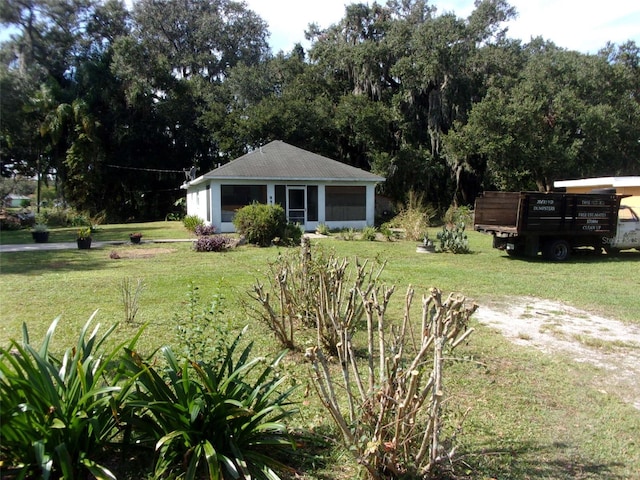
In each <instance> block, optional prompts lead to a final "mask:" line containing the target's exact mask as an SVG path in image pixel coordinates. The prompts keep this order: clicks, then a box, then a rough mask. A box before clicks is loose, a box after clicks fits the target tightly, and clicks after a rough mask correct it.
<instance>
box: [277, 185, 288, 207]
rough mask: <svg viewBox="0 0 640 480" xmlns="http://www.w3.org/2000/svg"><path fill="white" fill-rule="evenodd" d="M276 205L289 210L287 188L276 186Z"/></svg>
mask: <svg viewBox="0 0 640 480" xmlns="http://www.w3.org/2000/svg"><path fill="white" fill-rule="evenodd" d="M276 203H277V204H278V205H280V206H281V207H282V208H287V186H286V185H276Z"/></svg>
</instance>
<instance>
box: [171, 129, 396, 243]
mask: <svg viewBox="0 0 640 480" xmlns="http://www.w3.org/2000/svg"><path fill="white" fill-rule="evenodd" d="M384 181H385V179H384V178H383V177H380V176H378V175H374V174H372V173H370V172H366V171H364V170H361V169H359V168H355V167H352V166H350V165H347V164H345V163H341V162H338V161H336V160H332V159H330V158H327V157H323V156H321V155H318V154H315V153H312V152H309V151H307V150H303V149H301V148H298V147H294V146H293V145H289V144H287V143H284V142H282V141H279V140H276V141H273V142H271V143H268V144H267V145H264V146H262V147H260V148H259V149H256V150H254V151H252V152H249V153H247V154H246V155H243V156H241V157H239V158H237V159H235V160H233V161H231V162H230V163H227V164H225V165H222V166H221V167H218V168H216V169H215V170H212V171H210V172H209V173H206V174H204V175H202V176H200V177H198V178H190V179H188V180H186V181H185V183H184V184H183V185H182V187H181V188H183V189H185V190H186V191H187V215H196V216H198V217H200V218H202V219H203V220H204V221H205V222H206V223H207V224H211V225H214V226H215V227H216V230H217V231H219V232H233V231H234V230H235V228H234V225H233V217H234V216H235V212H236V211H237V210H238V209H240V208H242V207H244V206H246V205H249V204H251V203H253V202H258V203H265V204H279V205H281V206H282V207H283V208H284V210H285V212H286V214H287V219H288V220H289V221H290V222H293V223H298V224H299V225H300V226H301V227H302V228H303V229H304V230H305V231H313V230H315V228H316V227H317V226H318V224H325V225H327V226H328V227H329V228H363V227H365V226H367V225H373V223H374V217H375V187H376V185H377V184H378V183H381V182H384Z"/></svg>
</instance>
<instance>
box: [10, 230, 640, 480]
mask: <svg viewBox="0 0 640 480" xmlns="http://www.w3.org/2000/svg"><path fill="white" fill-rule="evenodd" d="M74 230H75V229H66V230H64V231H60V232H57V231H52V236H53V235H54V234H56V235H60V237H53V238H54V239H53V240H51V241H60V240H56V239H55V238H65V240H62V241H73V240H74V238H75V237H74V235H75V233H74ZM133 231H140V232H142V233H143V235H144V237H143V240H147V243H145V244H143V245H141V246H131V245H118V246H113V247H111V246H110V247H106V248H101V249H91V250H89V251H79V250H76V249H71V250H66V251H37V252H28V253H27V252H19V253H3V254H2V256H1V258H0V306H1V308H0V342H2V344H6V343H7V340H8V339H9V338H19V337H20V334H21V324H22V322H27V324H28V325H29V330H30V332H31V336H32V338H33V339H34V341H36V343H37V340H39V339H40V338H42V337H43V336H44V333H45V331H46V329H47V327H48V325H49V323H50V322H51V320H52V319H53V318H54V317H56V316H58V315H61V316H62V320H61V322H60V324H59V326H58V330H57V331H56V345H57V346H58V347H59V348H62V346H63V345H65V342H67V341H68V342H69V343H71V342H73V341H74V339H75V338H77V332H78V331H79V329H80V328H81V326H82V325H83V324H84V323H85V321H86V320H87V318H88V317H89V316H90V315H91V313H92V312H93V311H94V310H96V309H99V312H98V315H97V321H100V322H102V323H103V324H109V325H110V324H111V323H113V322H115V321H119V322H121V324H120V325H119V326H118V329H117V330H116V333H115V335H114V337H116V338H118V337H121V339H122V337H123V336H125V335H131V334H133V332H135V331H136V329H137V328H138V326H139V324H140V323H143V322H149V327H148V328H147V330H146V331H145V333H144V336H143V338H142V339H141V342H140V345H141V347H142V348H143V349H146V350H148V351H151V350H153V349H154V348H156V347H158V346H160V345H162V344H167V343H174V342H175V315H177V314H184V310H185V305H186V302H187V293H188V285H189V282H193V283H194V284H195V285H197V286H198V287H199V293H200V296H201V298H202V300H203V302H204V303H205V304H206V302H207V301H208V299H210V298H212V296H213V295H214V294H215V293H216V292H219V293H222V294H223V295H224V297H225V302H224V305H223V308H224V316H223V319H224V320H226V321H227V322H229V324H230V325H231V326H232V327H233V328H240V327H242V326H243V325H245V324H247V323H248V324H250V325H251V327H250V330H249V334H250V336H251V338H252V339H253V340H255V342H256V347H255V350H256V352H264V353H265V354H267V353H273V352H274V351H275V350H276V349H277V348H278V347H277V345H276V344H275V342H274V341H273V337H272V335H271V334H270V332H268V331H267V330H266V328H265V327H264V326H263V325H261V324H259V323H256V322H255V321H253V320H251V319H250V318H249V316H248V314H247V313H246V312H245V311H244V309H243V306H242V305H243V302H245V301H247V300H248V295H247V291H248V290H249V289H250V288H251V285H252V283H253V282H254V281H255V280H256V279H260V280H261V281H266V280H265V274H266V272H267V271H268V268H267V266H268V263H269V262H271V261H274V260H275V259H276V258H277V255H278V254H279V253H281V252H283V251H284V250H283V249H278V248H274V247H272V248H256V247H252V246H243V247H240V248H238V249H236V250H232V251H229V252H226V253H196V252H194V251H193V250H192V249H191V245H190V243H171V244H155V243H152V242H148V240H152V239H163V238H164V239H166V238H190V234H189V233H188V232H187V231H186V230H185V229H184V228H183V227H182V225H181V224H179V223H177V222H156V223H151V224H137V225H136V224H131V225H117V226H102V227H101V229H100V231H99V232H97V233H96V236H95V237H94V238H95V239H96V240H123V241H126V240H127V239H128V234H129V233H131V232H133ZM64 232H67V233H64ZM435 233H436V231H435V230H434V232H433V235H434V237H435ZM9 234H11V235H9ZM14 234H15V236H14ZM19 234H20V235H22V236H19ZM469 240H470V246H471V249H472V251H473V253H472V254H469V255H452V254H419V253H416V251H415V248H416V243H415V242H391V243H389V242H382V241H378V242H362V241H341V240H338V239H335V238H328V239H321V240H312V244H314V245H318V246H319V247H316V248H324V249H327V250H334V251H335V253H336V254H337V255H339V256H346V257H348V258H355V257H356V256H357V257H358V258H360V259H363V260H364V259H366V260H368V261H370V262H377V263H380V262H383V261H387V262H388V264H387V267H386V268H385V271H384V273H383V275H382V279H383V280H384V281H385V282H386V283H388V284H395V285H397V289H396V293H395V294H394V298H393V299H392V302H391V308H390V316H389V318H390V319H391V320H394V319H399V318H401V310H402V304H403V298H404V292H405V290H406V288H407V286H408V285H409V284H412V285H413V286H414V287H416V293H422V292H423V291H425V290H426V289H427V288H429V287H431V286H436V287H438V288H441V289H442V290H444V291H445V292H448V291H458V292H461V293H463V294H465V295H466V296H467V297H469V298H471V299H474V300H476V301H477V302H478V303H479V304H480V308H482V304H483V301H487V300H488V299H494V300H500V301H506V302H508V301H509V299H510V298H511V297H513V296H535V297H540V298H547V299H550V300H555V301H560V302H565V303H567V304H570V305H572V306H574V307H578V308H581V309H585V310H588V311H590V312H593V313H596V314H600V315H603V316H606V317H611V318H615V319H619V320H621V321H623V322H627V323H636V324H638V323H640V317H639V316H638V305H639V303H638V292H639V291H640V284H639V283H638V282H639V280H638V274H637V272H638V271H639V267H640V253H637V252H632V253H625V254H622V255H620V256H619V257H610V256H593V257H589V256H580V257H574V259H573V260H571V261H569V262H566V263H547V262H543V261H538V260H529V261H528V260H516V259H512V258H509V257H508V256H506V255H505V254H503V253H501V252H499V251H497V250H494V249H492V248H491V237H489V236H486V235H481V234H477V233H475V232H469ZM21 242H27V243H32V240H31V238H30V234H29V233H28V232H6V233H5V232H3V234H2V243H21ZM112 252H116V253H117V254H118V256H120V257H121V258H120V259H112V258H110V256H111V255H110V254H111V253H112ZM125 277H128V278H132V279H138V278H142V279H143V280H144V283H145V285H146V288H145V290H144V291H143V292H142V295H141V299H140V312H139V314H138V317H137V322H136V323H137V324H136V325H127V324H126V323H124V322H123V320H124V310H123V307H122V306H121V303H120V285H121V282H122V279H123V278H125ZM416 300H419V299H416ZM416 300H414V308H415V309H416V313H415V315H417V310H418V309H419V301H416ZM475 327H476V328H477V332H476V333H474V334H473V335H472V336H471V337H470V340H469V343H468V345H467V346H465V347H461V348H460V349H459V350H457V351H456V353H457V354H458V355H461V356H464V357H465V358H464V361H457V362H452V363H451V365H452V372H453V373H455V377H450V378H452V379H451V380H449V381H448V382H449V383H448V384H447V388H448V391H449V393H450V394H451V395H452V397H453V400H452V401H451V402H450V403H449V407H448V412H449V414H450V415H451V416H452V418H454V417H456V416H459V415H461V414H462V413H463V412H464V411H466V409H467V408H469V409H470V411H469V413H468V414H467V417H466V421H465V423H464V425H463V432H462V433H461V434H460V435H459V436H458V440H459V441H460V443H461V445H460V448H459V450H458V452H459V455H460V457H459V459H460V462H459V463H456V465H455V468H456V474H458V475H459V476H461V477H465V476H469V477H470V478H476V479H477V478H480V479H483V478H486V479H488V478H509V479H540V480H542V479H567V480H568V479H573V478H578V479H596V478H610V479H634V478H636V479H638V478H640V440H638V438H639V437H638V434H637V432H638V431H640V412H638V410H636V409H634V408H633V407H632V406H630V405H627V404H625V403H623V402H621V401H620V400H619V399H618V398H617V397H616V396H615V395H613V394H611V393H602V391H607V384H606V375H607V374H606V373H604V372H603V371H601V370H599V369H597V368H595V367H591V366H588V365H584V364H577V363H575V362H571V361H569V360H568V359H566V358H563V357H562V356H551V355H548V354H542V353H539V352H537V351H534V350H532V349H530V348H525V347H519V346H516V345H513V344H511V343H509V342H508V341H507V340H505V339H504V338H503V337H502V336H501V335H499V334H497V333H495V332H494V331H492V330H490V329H486V328H483V327H482V326H480V325H475ZM287 362H288V364H289V365H290V368H289V370H290V371H291V372H292V373H294V374H296V375H299V374H300V372H301V371H303V369H302V368H300V367H299V364H300V363H301V362H302V360H301V359H300V357H299V356H291V357H290V358H289V359H288V361H287ZM453 378H455V380H453ZM297 381H298V382H300V383H303V384H304V382H305V380H304V379H298V380H297ZM302 390H304V389H301V392H299V395H300V396H301V395H302ZM312 397H313V393H311V396H310V397H309V398H308V399H305V402H306V403H307V404H308V405H306V406H305V408H303V412H302V413H301V415H300V417H299V420H298V421H299V425H298V426H299V427H301V428H305V429H306V428H310V427H313V428H314V429H315V430H316V431H317V432H322V433H323V434H325V433H326V432H332V431H333V430H332V428H331V425H330V424H329V423H328V419H327V415H326V414H325V413H323V412H322V411H321V410H320V409H319V407H318V406H317V404H316V403H315V401H314V400H311V399H312ZM301 400H302V398H301ZM316 454H317V458H316V459H315V460H309V459H306V462H307V464H309V463H310V464H311V465H312V466H311V467H308V468H310V470H309V471H307V473H306V476H305V477H304V478H309V479H311V478H340V479H346V478H353V471H354V466H353V462H352V460H351V458H350V457H349V455H348V454H346V453H345V452H343V451H341V449H339V448H333V449H329V450H328V451H324V449H323V450H322V451H320V452H316Z"/></svg>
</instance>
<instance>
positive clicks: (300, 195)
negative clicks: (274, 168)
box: [287, 187, 307, 226]
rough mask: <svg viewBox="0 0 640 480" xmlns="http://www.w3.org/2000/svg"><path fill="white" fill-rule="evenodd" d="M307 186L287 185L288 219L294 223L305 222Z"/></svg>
mask: <svg viewBox="0 0 640 480" xmlns="http://www.w3.org/2000/svg"><path fill="white" fill-rule="evenodd" d="M306 196H307V189H306V188H305V187H287V219H288V220H289V221H290V222H292V223H298V224H300V225H303V226H304V224H305V221H306V209H305V206H306V205H307V198H306Z"/></svg>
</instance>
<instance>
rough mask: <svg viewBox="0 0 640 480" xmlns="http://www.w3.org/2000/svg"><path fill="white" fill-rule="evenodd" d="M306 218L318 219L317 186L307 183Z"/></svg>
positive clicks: (312, 220)
mask: <svg viewBox="0 0 640 480" xmlns="http://www.w3.org/2000/svg"><path fill="white" fill-rule="evenodd" d="M307 220H308V221H310V222H317V221H318V186H317V185H309V186H308V187H307Z"/></svg>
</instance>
